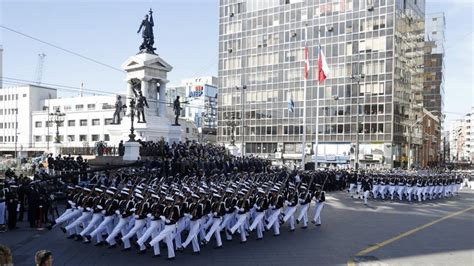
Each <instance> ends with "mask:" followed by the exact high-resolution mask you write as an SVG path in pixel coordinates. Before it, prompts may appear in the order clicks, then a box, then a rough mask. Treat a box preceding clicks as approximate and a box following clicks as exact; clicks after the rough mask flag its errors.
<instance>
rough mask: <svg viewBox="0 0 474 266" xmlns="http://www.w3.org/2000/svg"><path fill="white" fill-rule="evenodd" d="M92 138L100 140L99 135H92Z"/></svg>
mask: <svg viewBox="0 0 474 266" xmlns="http://www.w3.org/2000/svg"><path fill="white" fill-rule="evenodd" d="M91 139H92V141H99V135H92V136H91Z"/></svg>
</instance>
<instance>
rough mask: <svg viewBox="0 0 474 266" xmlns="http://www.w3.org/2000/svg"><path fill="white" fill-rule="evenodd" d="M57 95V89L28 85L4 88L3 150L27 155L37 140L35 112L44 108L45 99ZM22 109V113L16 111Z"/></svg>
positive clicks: (0, 113) (0, 111)
mask: <svg viewBox="0 0 474 266" xmlns="http://www.w3.org/2000/svg"><path fill="white" fill-rule="evenodd" d="M49 98H56V89H53V88H48V87H44V86H36V85H24V86H19V87H14V88H2V89H0V153H1V154H11V155H14V153H15V150H16V151H17V152H18V155H19V156H26V155H28V153H30V155H31V153H33V152H34V151H35V150H36V149H35V148H34V143H33V137H32V136H33V134H32V131H33V124H32V123H31V121H32V119H31V118H32V113H33V112H34V111H39V110H42V109H43V107H44V104H43V103H42V102H43V101H44V100H46V99H49ZM16 110H18V112H17V111H16Z"/></svg>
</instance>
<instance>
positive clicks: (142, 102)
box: [137, 91, 149, 123]
mask: <svg viewBox="0 0 474 266" xmlns="http://www.w3.org/2000/svg"><path fill="white" fill-rule="evenodd" d="M145 106H146V108H149V107H148V102H147V100H146V97H145V96H143V95H142V92H141V91H139V92H138V98H137V120H138V121H137V123H146V120H145ZM140 118H141V119H140Z"/></svg>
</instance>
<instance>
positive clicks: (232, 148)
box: [227, 145, 240, 156]
mask: <svg viewBox="0 0 474 266" xmlns="http://www.w3.org/2000/svg"><path fill="white" fill-rule="evenodd" d="M227 150H229V153H230V154H231V155H234V156H240V149H239V148H238V147H237V146H231V145H229V146H227Z"/></svg>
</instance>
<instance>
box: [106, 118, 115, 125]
mask: <svg viewBox="0 0 474 266" xmlns="http://www.w3.org/2000/svg"><path fill="white" fill-rule="evenodd" d="M113 121H114V120H113V119H112V118H106V119H104V125H112V122H113Z"/></svg>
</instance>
